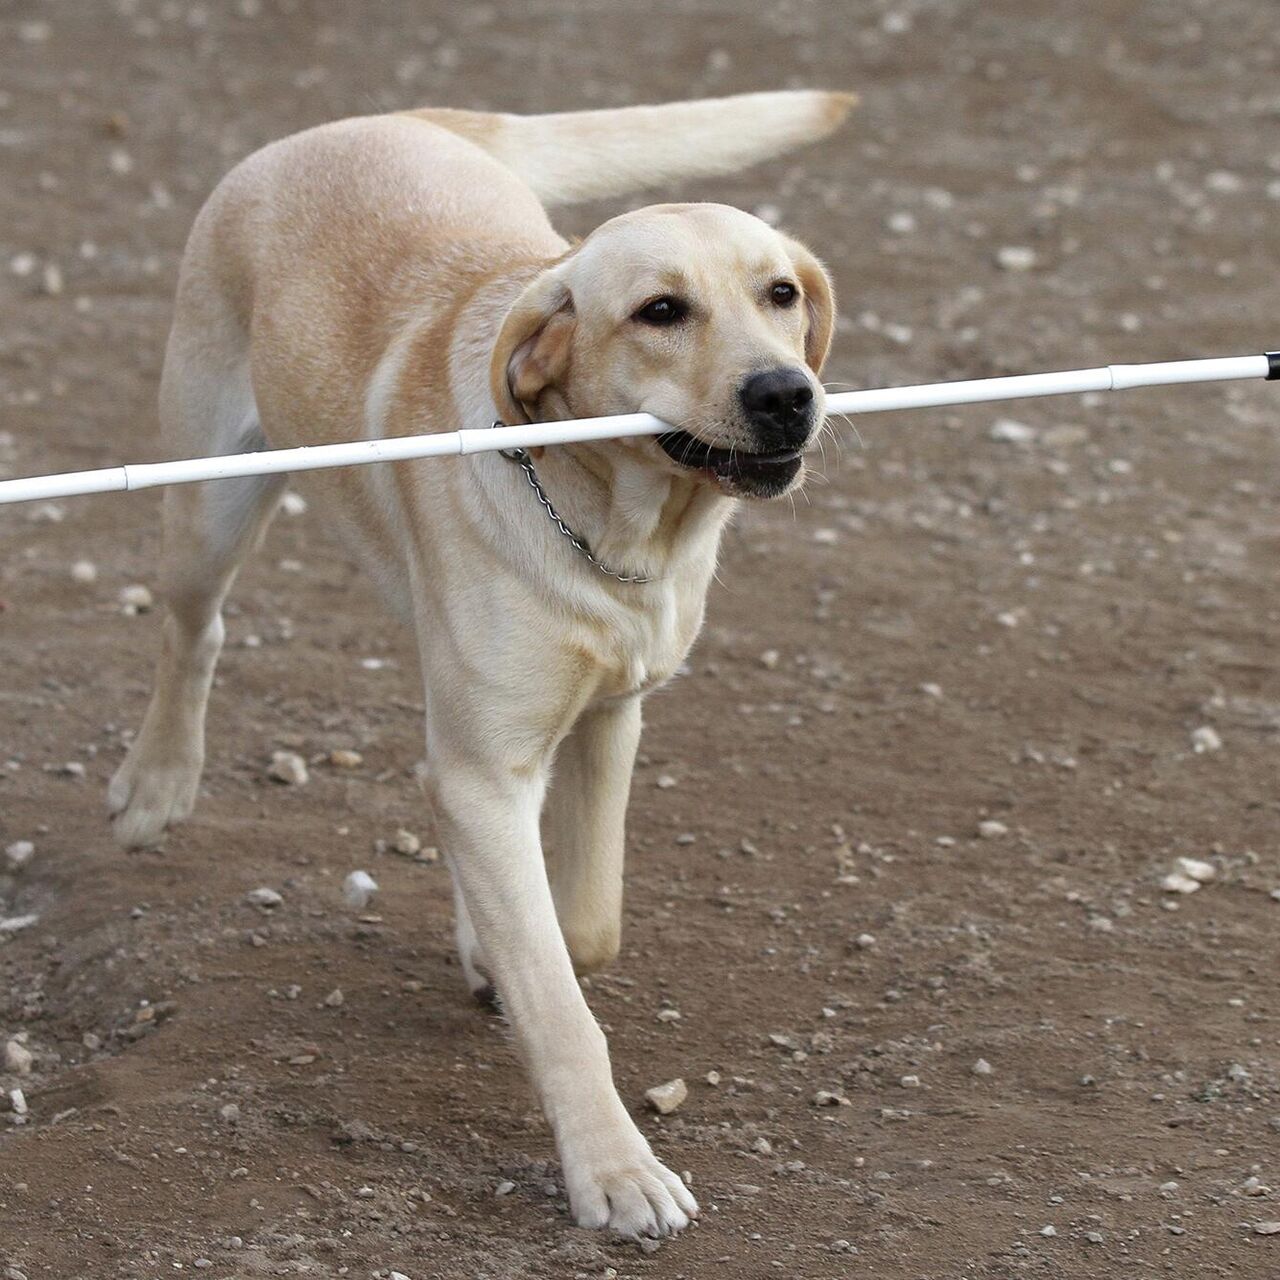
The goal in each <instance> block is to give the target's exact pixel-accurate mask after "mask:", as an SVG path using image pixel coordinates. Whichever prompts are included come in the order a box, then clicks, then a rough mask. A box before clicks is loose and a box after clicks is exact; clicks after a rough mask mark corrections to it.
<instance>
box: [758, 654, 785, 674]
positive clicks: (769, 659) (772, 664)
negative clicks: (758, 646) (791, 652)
mask: <svg viewBox="0 0 1280 1280" xmlns="http://www.w3.org/2000/svg"><path fill="white" fill-rule="evenodd" d="M781 661H782V655H781V654H780V653H779V652H778V651H777V649H766V650H765V651H764V652H763V653H762V654H761V655H760V665H761V666H762V667H763V668H764V669H765V670H766V671H774V670H776V669H777V666H778V663H779V662H781Z"/></svg>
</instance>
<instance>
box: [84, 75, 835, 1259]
mask: <svg viewBox="0 0 1280 1280" xmlns="http://www.w3.org/2000/svg"><path fill="white" fill-rule="evenodd" d="M853 101H854V98H853V96H852V95H849V94H840V93H824V92H817V91H797V92H778V93H759V94H746V95H740V96H736V97H730V98H721V99H710V100H705V101H698V102H687V103H672V104H668V105H664V106H656V107H634V108H624V109H619V110H606V111H587V112H574V113H566V114H556V115H544V116H529V117H520V116H511V115H487V114H480V113H473V112H465V111H454V110H435V109H425V110H420V111H410V112H405V113H395V114H388V115H378V116H371V117H361V118H355V119H349V120H343V121H339V122H337V123H333V124H328V125H324V126H321V127H319V128H314V129H310V130H308V131H305V132H303V133H299V134H296V135H294V136H292V137H288V138H285V139H283V140H282V141H279V142H276V143H273V144H271V145H269V146H267V147H265V148H263V149H262V150H260V151H258V152H256V153H255V154H253V155H252V156H250V157H249V158H248V159H246V160H244V161H243V162H241V163H240V164H239V165H238V166H237V167H236V168H235V169H233V170H232V172H231V173H230V174H229V175H228V176H227V177H226V178H224V179H223V181H222V182H221V184H220V185H219V186H218V187H217V189H216V190H215V191H214V193H213V195H212V196H211V197H210V198H209V200H208V202H207V203H206V204H205V206H204V208H203V209H202V210H201V212H200V214H199V216H198V217H197V219H196V222H195V224H194V227H193V230H192V233H191V237H190V240H189V242H188V244H187V248H186V252H185V255H184V258H183V261H182V266H181V269H180V272H179V280H178V288H177V298H176V303H175V312H174V319H173V327H172V331H171V333H170V336H169V341H168V346H167V349H166V353H165V362H164V372H163V375H162V378H161V386H160V418H161V425H162V431H163V438H164V441H165V445H166V447H167V448H168V449H169V450H171V451H172V452H173V453H174V454H175V455H184V454H229V453H239V452H242V451H244V450H251V449H257V448H261V447H263V446H264V445H269V446H271V447H275V448H282V447H289V446H295V445H307V444H318V443H322V442H328V441H339V440H350V439H359V438H367V437H381V436H397V435H409V434H413V433H422V432H430V431H439V430H453V429H457V428H462V427H468V428H473V427H474V428H479V427H488V426H490V425H492V424H493V423H495V422H497V421H501V422H506V423H519V422H530V421H547V420H551V419H564V418H575V417H584V416H596V415H603V414H620V413H634V412H648V413H652V414H655V415H656V416H657V417H659V418H661V419H662V420H663V421H665V422H667V423H670V424H671V425H672V430H671V432H669V433H667V434H665V435H663V436H661V437H658V438H656V439H655V438H639V437H636V438H632V439H621V440H606V441H599V442H594V443H586V444H578V445H566V446H560V447H557V448H552V449H544V450H541V451H533V452H532V453H531V454H523V453H521V454H517V455H516V456H514V457H507V456H501V455H499V454H497V453H485V454H478V455H473V456H471V457H466V458H451V459H448V460H439V461H436V460H431V461H418V462H402V463H395V464H386V465H383V466H378V467H360V468H347V469H341V470H333V471H325V472H318V473H316V474H315V475H314V476H313V478H312V483H313V485H314V491H315V493H316V494H317V498H316V499H315V501H316V502H317V503H318V505H319V506H320V507H321V508H322V509H323V510H324V512H325V513H326V517H327V518H329V519H331V520H332V521H334V522H335V524H336V525H337V526H338V527H339V528H340V530H341V531H342V532H343V533H344V534H345V535H346V537H347V539H348V540H349V542H350V544H351V547H352V548H353V551H354V553H355V555H356V556H357V557H358V559H359V561H360V562H361V563H362V564H363V565H364V566H366V567H367V569H368V571H369V573H370V574H371V575H372V577H373V578H374V580H375V581H376V582H377V583H378V585H379V586H380V588H381V590H382V594H383V595H384V596H385V597H386V599H387V601H388V602H389V604H390V605H391V606H392V608H393V610H394V611H395V612H397V613H398V614H399V615H400V616H401V617H402V618H403V619H404V620H405V621H407V622H408V624H409V625H410V626H411V627H412V628H413V629H414V631H415V632H416V637H417V642H418V647H419V651H420V655H421V669H422V679H423V685H424V689H425V703H426V765H425V769H424V774H423V785H424V790H425V792H426V795H427V798H428V800H429V802H430V805H431V808H432V810H433V811H434V816H435V821H436V824H437V831H438V836H439V840H440V844H441V846H442V848H443V850H444V852H445V855H446V857H447V860H448V864H449V867H450V871H451V874H452V880H453V889H454V899H455V907H456V914H457V946H458V953H459V956H460V958H461V965H462V968H463V970H464V972H465V975H466V979H467V982H468V984H469V986H470V987H471V989H472V991H473V992H475V993H477V995H480V996H482V997H483V996H484V995H485V994H486V993H488V992H490V991H493V990H496V992H497V994H498V996H499V997H500V1003H501V1008H502V1010H503V1011H504V1012H505V1015H506V1017H507V1018H508V1020H509V1022H510V1025H511V1027H512V1028H513V1029H514V1034H515V1038H516V1040H517V1042H518V1044H519V1047H520V1050H521V1053H522V1055H523V1058H524V1061H525V1063H526V1065H527V1068H528V1071H529V1074H530V1077H531V1079H532V1082H533V1085H534V1087H535V1089H536V1091H537V1094H538V1097H539V1099H540V1101H541V1104H542V1107H543V1109H544V1111H545V1114H546V1116H547V1119H548V1121H549V1123H550V1125H551V1128H552V1130H553V1131H554V1134H555V1139H556V1144H557V1148H558V1151H559V1155H560V1159H561V1162H562V1166H563V1170H564V1179H565V1184H566V1188H567V1191H568V1196H569V1202H570V1207H571V1210H572V1213H573V1216H574V1218H575V1219H576V1220H577V1222H578V1223H580V1224H582V1225H584V1226H589V1227H609V1228H612V1229H613V1230H615V1231H617V1232H619V1233H621V1234H623V1235H625V1236H632V1237H635V1236H640V1235H664V1234H668V1233H671V1232H675V1231H679V1230H680V1229H681V1228H683V1227H685V1226H686V1225H687V1224H688V1223H689V1221H690V1219H691V1218H693V1217H695V1216H696V1215H697V1212H698V1207H697V1204H696V1202H695V1200H694V1198H693V1196H692V1195H691V1194H690V1192H689V1190H688V1188H687V1187H686V1186H685V1184H684V1182H683V1181H682V1180H681V1179H680V1178H679V1177H677V1176H676V1175H675V1174H674V1173H672V1172H671V1171H670V1170H669V1169H667V1168H665V1167H664V1166H663V1165H662V1164H661V1163H659V1161H658V1160H657V1159H656V1158H655V1157H654V1155H653V1152H652V1151H651V1150H650V1147H649V1144H648V1142H647V1141H646V1140H645V1138H644V1137H643V1135H642V1134H641V1133H640V1130H639V1129H638V1128H637V1126H636V1124H635V1122H634V1121H633V1120H632V1118H631V1116H630V1115H629V1114H628V1112H627V1110H626V1108H625V1107H624V1106H623V1104H622V1102H621V1100H620V1098H619V1096H618V1093H617V1091H616V1089H615V1087H614V1084H613V1078H612V1073H611V1069H610V1065H609V1056H608V1050H607V1047H606V1044H605V1038H604V1035H603V1033H602V1032H601V1030H600V1028H599V1026H598V1025H597V1024H596V1022H595V1020H594V1019H593V1017H592V1016H591V1013H590V1010H589V1009H588V1007H587V1004H586V1001H585V1000H584V998H583V994H582V990H581V988H580V986H579V984H578V981H577V977H576V975H577V974H585V973H590V972H592V971H593V970H597V969H599V968H601V967H602V966H605V965H608V964H609V963H610V962H611V961H612V960H613V959H614V958H615V957H616V955H617V953H618V946H619V932H620V927H621V904H622V869H623V846H624V829H623V828H624V814H625V810H626V806H627V796H628V791H629V787H630V781H631V773H632V767H633V763H634V759H635V754H636V749H637V743H638V741H639V737H640V721H641V703H642V702H643V700H644V697H645V695H646V694H647V693H648V692H650V691H651V690H652V689H654V688H656V687H657V686H658V685H660V684H662V683H663V682H664V681H665V680H667V679H669V678H670V677H671V675H672V674H673V673H674V672H675V671H676V669H677V667H678V666H679V665H680V663H681V662H682V660H683V659H684V657H685V655H686V654H687V653H688V651H689V649H690V646H691V645H692V644H693V642H694V639H695V637H696V636H697V634H698V631H699V629H700V627H701V625H702V620H703V612H704V608H705V598H706V592H707V588H708V585H709V583H710V580H711V577H712V573H713V571H714V568H715V564H716V556H717V549H718V544H719V540H720V536H721V532H722V531H723V529H724V527H725V524H726V521H727V520H728V519H729V518H730V516H731V514H732V513H733V511H734V509H735V506H736V505H738V501H737V500H738V499H741V498H772V497H777V496H779V495H781V494H785V493H788V492H790V491H791V490H793V489H794V488H795V487H796V486H797V485H798V484H800V483H801V481H802V478H803V472H804V466H805V463H804V458H803V452H804V450H805V447H806V446H807V445H808V444H809V443H810V442H811V441H812V440H813V439H814V437H815V434H816V433H817V432H818V431H819V429H820V428H821V427H822V425H823V414H824V398H823V389H822V384H821V383H820V382H819V380H818V374H819V371H820V370H821V368H822V364H823V361H824V359H825V357H826V354H827V350H828V347H829V346H830V343H831V337H832V331H833V327H834V321H835V303H834V298H833V293H832V287H831V281H830V279H829V278H828V275H827V272H826V271H825V269H824V268H823V266H822V265H821V263H820V262H819V261H818V259H817V258H815V257H814V255H813V254H812V253H811V252H810V251H809V250H808V249H806V248H804V247H803V246H802V245H800V244H799V243H797V242H796V241H795V240H792V239H790V238H788V237H787V236H785V235H783V234H781V233H780V232H778V231H776V230H774V229H773V228H772V227H770V226H769V225H767V224H766V223H764V222H763V221H761V220H759V219H757V218H755V217H752V216H751V215H749V214H747V213H744V212H742V211H740V210H737V209H733V208H729V207H727V206H723V205H717V204H660V205H655V206H651V207H648V208H642V209H639V210H637V211H634V212H629V213H624V214H622V215H621V216H619V217H615V218H612V219H610V220H609V221H607V222H605V223H604V224H603V225H601V226H600V227H599V228H598V229H597V230H595V231H594V232H592V233H591V234H590V235H588V236H587V237H586V238H585V239H583V240H582V241H581V242H579V243H576V244H573V245H570V244H569V243H567V242H566V241H565V240H564V239H563V238H562V237H561V236H560V235H558V234H557V233H556V231H555V230H554V229H553V228H552V226H551V223H550V221H549V220H548V216H547V213H546V207H547V206H549V205H555V204H564V203H568V202H572V201H581V200H587V199H595V198H600V197H609V196H618V195H621V194H623V193H625V192H629V191H633V190H637V189H640V188H644V187H651V186H653V185H655V184H659V183H662V182H666V181H668V180H674V179H678V178H682V177H688V176H696V175H714V174H722V173H729V172H732V171H735V170H737V169H739V168H741V167H743V166H745V165H747V164H750V163H755V162H758V161H760V160H763V159H766V158H768V157H770V156H773V155H776V154H778V153H780V152H783V151H784V150H786V149H788V148H791V147H795V146H799V145H801V144H805V143H809V142H812V141H814V140H816V139H819V138H821V137H823V136H825V135H827V134H828V133H830V132H831V131H833V130H834V129H835V128H836V127H837V126H838V125H839V124H840V123H841V121H843V119H844V118H845V116H846V114H847V113H848V111H849V109H850V107H851V106H852V104H853ZM283 483H284V481H283V478H282V477H276V476H262V477H253V478H248V479H231V480H219V481H215V482H209V483H204V484H200V485H191V486H185V487H175V488H171V489H169V490H168V492H167V493H166V495H165V501H164V531H163V552H162V571H161V581H162V587H163V595H164V598H165V601H166V611H165V616H164V620H163V624H162V645H161V653H160V657H159V660H158V666H157V670H156V675H155V684H154V689H153V693H152V697H151V701H150V704H149V707H148V709H147V712H146V716H145V719H144V721H143V724H142V727H141V729H140V731H139V733H138V735H137V737H136V739H135V740H134V742H133V744H132V747H131V749H130V751H129V753H128V755H127V757H126V759H125V760H124V762H123V763H122V765H121V766H120V769H119V770H118V772H117V773H116V775H115V777H114V778H113V780H112V782H111V784H110V789H109V795H108V799H109V807H110V810H111V813H112V815H113V825H114V831H115V834H116V836H117V837H118V839H119V840H120V841H121V842H122V843H123V844H125V845H126V846H146V845H150V844H154V843H155V842H156V841H157V840H159V838H160V837H161V834H162V832H163V831H164V829H165V827H166V826H167V825H168V824H170V823H173V822H176V821H179V820H181V819H182V818H185V817H186V816H188V814H189V813H190V811H191V809H192V806H193V803H194V801H195V797H196V791H197V787H198V785H199V781H200V774H201V770H202V767H203V761H204V718H205V707H206V704H207V701H208V697H209V690H210V685H211V683H212V680H213V674H214V665H215V663H216V661H217V657H218V652H219V649H220V647H221V645H222V641H223V623H222V618H221V608H222V603H223V600H224V598H225V596H226V594H227V591H228V589H229V588H230V586H231V583H232V579H233V578H234V576H235V573H236V570H237V567H238V565H239V564H240V563H241V561H242V560H243V558H244V557H245V556H246V555H247V554H248V552H249V551H250V550H251V549H252V547H253V545H254V544H255V542H256V541H257V539H258V537H259V535H260V534H261V532H262V531H263V529H264V528H265V526H266V524H267V522H268V521H269V519H270V517H271V515H272V513H273V512H274V510H275V509H276V507H277V505H278V503H279V499H280V496H281V489H282V486H283ZM553 514H554V518H549V517H552V515H553ZM553 767H554V775H555V776H554V780H553ZM543 835H545V847H544V842H543V839H542V836H543Z"/></svg>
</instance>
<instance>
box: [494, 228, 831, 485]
mask: <svg viewBox="0 0 1280 1280" xmlns="http://www.w3.org/2000/svg"><path fill="white" fill-rule="evenodd" d="M834 322H835V304H834V299H833V296H832V290H831V281H830V279H829V277H828V276H827V273H826V271H825V270H824V269H823V267H822V264H821V263H820V262H819V261H818V260H817V259H816V258H815V257H814V256H813V254H811V253H810V252H809V251H808V250H807V249H805V248H804V247H803V246H802V245H800V244H798V243H797V242H796V241H794V240H791V239H789V238H788V237H786V236H784V235H782V234H781V233H780V232H778V231H775V230H774V229H773V228H772V227H770V226H769V225H768V224H767V223H764V222H762V221H761V220H760V219H759V218H754V217H752V216H751V215H750V214H748V213H743V212H742V211H741V210H740V209H732V208H729V207H727V206H725V205H715V204H682V205H674V204H671V205H653V206H650V207H649V208H646V209H640V210H638V211H636V212H634V213H628V214H624V215H622V216H621V217H618V218H614V219H612V220H611V221H609V222H606V223H605V224H604V225H603V226H601V227H600V228H599V229H598V230H596V231H595V232H593V233H592V234H591V235H590V236H589V237H588V238H587V239H586V240H584V241H583V242H582V243H581V244H580V245H579V246H578V247H577V248H576V249H574V250H573V252H571V253H570V254H568V255H567V256H566V257H565V258H564V259H562V260H561V261H560V262H558V263H556V264H555V265H554V266H552V267H550V268H548V269H547V270H546V271H545V272H543V274H542V275H541V276H540V277H539V278H538V279H537V280H535V281H534V282H533V283H532V284H531V285H530V286H529V287H528V288H527V289H526V290H525V291H524V293H523V294H522V295H521V296H520V297H519V298H518V299H517V301H516V303H515V305H514V306H513V307H512V309H511V311H510V312H509V313H508V315H507V317H506V320H505V321H504V323H503V325H502V329H501V331H500V334H499V337H498V341H497V344H496V346H495V348H494V352H493V361H492V366H491V370H490V374H491V383H492V390H493V396H494V401H495V403H496V404H497V406H498V411H499V413H500V414H501V415H502V417H503V420H504V421H507V422H526V421H547V420H550V419H557V418H561V419H562V418H580V417H595V416H598V415H604V414H618V413H638V412H643V413H652V414H654V415H655V416H656V417H659V418H661V419H662V420H663V421H664V422H669V423H671V424H672V426H673V427H675V428H677V430H675V431H673V432H671V433H670V434H669V435H665V436H660V437H658V438H656V439H641V440H632V441H628V442H619V443H622V444H625V445H627V446H628V447H631V448H634V449H637V450H640V451H641V452H642V453H644V455H645V456H646V457H648V458H649V459H650V460H651V461H652V463H653V465H655V466H660V467H663V468H666V469H668V470H671V471H674V472H678V473H680V474H684V475H692V476H695V477H697V478H699V479H701V480H703V481H705V482H706V483H708V484H713V485H718V486H719V487H720V488H721V489H722V490H724V491H725V492H727V493H731V494H735V495H742V496H751V497H767V498H771V497H776V496H778V495H779V494H782V493H786V492H787V491H788V490H789V489H792V488H793V487H794V486H795V485H796V484H798V483H799V481H800V478H801V474H802V472H803V469H804V461H803V457H802V454H803V451H804V449H805V447H806V445H808V444H809V442H810V441H811V440H812V439H813V437H814V435H815V433H816V432H817V431H818V429H819V427H820V426H821V425H822V417H823V407H824V396H823V391H822V384H821V383H820V382H819V381H818V372H819V370H820V369H821V368H822V363H823V361H824V360H825V359H826V355H827V349H828V347H829V346H830V345H831V334H832V329H833V326H834Z"/></svg>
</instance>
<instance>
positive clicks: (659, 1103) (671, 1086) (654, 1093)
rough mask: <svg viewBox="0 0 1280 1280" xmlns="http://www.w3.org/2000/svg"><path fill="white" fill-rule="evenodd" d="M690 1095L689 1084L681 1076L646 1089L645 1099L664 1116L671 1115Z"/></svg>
mask: <svg viewBox="0 0 1280 1280" xmlns="http://www.w3.org/2000/svg"><path fill="white" fill-rule="evenodd" d="M688 1096H689V1086H688V1085H686V1084H685V1082H684V1081H683V1080H681V1079H680V1078H679V1077H677V1078H676V1079H674V1080H668V1081H667V1082H666V1084H655V1085H654V1086H653V1088H652V1089H646V1090H645V1092H644V1097H645V1101H646V1102H647V1103H648V1104H649V1105H650V1106H651V1107H652V1108H653V1109H654V1110H655V1111H656V1112H658V1114H659V1115H664V1116H669V1115H670V1114H671V1113H672V1112H673V1111H675V1110H676V1109H677V1108H678V1107H680V1106H682V1105H683V1104H684V1101H685V1099H686V1098H687V1097H688Z"/></svg>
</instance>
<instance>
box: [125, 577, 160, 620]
mask: <svg viewBox="0 0 1280 1280" xmlns="http://www.w3.org/2000/svg"><path fill="white" fill-rule="evenodd" d="M117 599H119V601H120V605H121V611H122V612H123V613H126V614H128V615H129V616H131V617H132V616H133V615H134V614H138V613H146V612H147V610H148V609H150V608H151V606H152V605H153V604H154V603H155V601H154V599H153V598H152V595H151V592H150V591H149V590H148V589H147V588H146V587H144V586H143V585H142V584H141V583H140V582H135V583H133V584H132V585H131V586H128V587H121V588H120V594H119V596H118V597H117Z"/></svg>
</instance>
